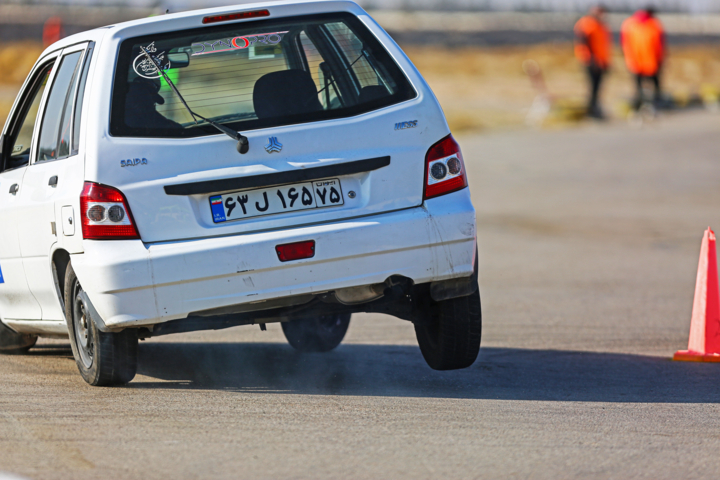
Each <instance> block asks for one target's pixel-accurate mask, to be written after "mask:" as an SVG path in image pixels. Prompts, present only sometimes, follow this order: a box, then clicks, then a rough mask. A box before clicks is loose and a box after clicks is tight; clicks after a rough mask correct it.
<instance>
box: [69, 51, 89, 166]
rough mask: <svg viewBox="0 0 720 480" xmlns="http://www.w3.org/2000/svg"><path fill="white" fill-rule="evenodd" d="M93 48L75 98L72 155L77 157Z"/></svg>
mask: <svg viewBox="0 0 720 480" xmlns="http://www.w3.org/2000/svg"><path fill="white" fill-rule="evenodd" d="M92 52H93V47H92V46H90V47H88V50H87V53H86V54H85V60H84V62H83V69H82V74H81V75H80V86H79V87H78V91H77V96H76V98H75V119H74V123H73V137H72V138H73V140H72V155H77V154H78V151H79V145H80V122H81V117H82V107H83V98H84V97H85V84H86V83H87V76H88V70H89V69H90V59H91V58H92Z"/></svg>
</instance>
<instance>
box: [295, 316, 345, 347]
mask: <svg viewBox="0 0 720 480" xmlns="http://www.w3.org/2000/svg"><path fill="white" fill-rule="evenodd" d="M281 325H282V330H283V333H284V334H285V338H287V341H288V343H290V345H292V346H293V348H295V349H296V350H299V351H301V352H329V351H330V350H332V349H333V348H335V347H337V346H338V345H340V342H342V341H343V338H345V333H347V330H348V327H349V326H350V314H349V313H344V314H333V315H320V316H318V317H313V318H300V319H297V320H291V321H289V322H283V323H282V324H281Z"/></svg>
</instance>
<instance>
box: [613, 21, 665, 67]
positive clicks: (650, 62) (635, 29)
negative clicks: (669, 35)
mask: <svg viewBox="0 0 720 480" xmlns="http://www.w3.org/2000/svg"><path fill="white" fill-rule="evenodd" d="M620 41H621V43H622V49H623V53H624V54H625V63H626V64H627V67H628V69H629V70H630V71H631V72H632V73H634V74H636V75H644V76H647V77H651V76H653V75H655V74H657V72H658V70H660V66H661V65H662V61H663V57H664V56H665V32H664V30H663V28H662V24H660V22H659V21H658V20H657V19H656V18H654V17H651V16H649V15H648V14H647V13H646V12H643V11H640V12H637V13H636V14H635V15H633V16H632V17H630V18H628V19H627V20H625V21H624V22H623V24H622V27H621V29H620Z"/></svg>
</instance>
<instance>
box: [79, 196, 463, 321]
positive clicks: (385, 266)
mask: <svg viewBox="0 0 720 480" xmlns="http://www.w3.org/2000/svg"><path fill="white" fill-rule="evenodd" d="M475 232H476V228H475V210H474V209H473V206H472V203H471V202H470V193H469V189H467V188H466V189H464V190H461V191H459V192H455V193H452V194H449V195H445V196H443V197H439V198H436V199H432V200H429V201H427V202H426V203H425V205H424V206H422V207H417V208H412V209H407V210H400V211H396V212H390V213H385V214H380V215H373V216H370V217H363V218H357V219H351V220H345V221H338V222H334V223H325V224H321V225H312V226H305V227H300V228H291V229H287V230H277V231H267V232H254V233H249V234H244V235H233V236H228V237H215V238H206V239H198V240H184V241H178V242H167V243H156V244H144V243H142V242H141V241H139V240H128V241H85V243H84V246H85V253H83V254H77V255H72V257H71V258H72V265H73V269H74V270H75V272H76V274H77V276H78V279H79V280H80V283H81V284H82V286H83V289H84V290H85V291H86V292H87V294H88V296H89V298H90V299H91V301H92V303H93V305H94V306H95V309H96V310H97V312H98V314H99V315H100V316H101V317H102V318H103V320H104V323H105V325H106V326H108V327H111V328H118V327H134V326H142V325H153V324H158V323H163V322H167V321H170V320H176V319H181V318H185V317H187V316H188V314H189V313H191V312H198V311H204V310H209V309H214V308H219V307H226V306H231V305H240V304H247V303H256V302H263V301H267V300H271V299H278V298H282V297H288V296H295V295H301V294H308V293H310V294H312V293H320V292H326V291H330V290H335V289H338V288H344V287H353V286H359V285H368V284H373V283H380V282H383V281H385V279H387V278H388V277H389V276H391V275H402V276H405V277H408V278H411V279H412V280H413V281H414V282H415V283H416V284H420V283H427V282H432V281H438V280H446V279H450V278H458V277H467V276H469V275H472V273H473V267H474V261H475V251H476V248H475V242H476V233H475ZM141 233H142V232H141ZM303 240H315V244H316V248H315V256H314V257H313V258H310V259H307V260H297V261H293V262H287V263H282V262H280V261H279V260H278V258H277V255H276V253H275V246H276V245H278V244H283V243H291V242H297V241H303Z"/></svg>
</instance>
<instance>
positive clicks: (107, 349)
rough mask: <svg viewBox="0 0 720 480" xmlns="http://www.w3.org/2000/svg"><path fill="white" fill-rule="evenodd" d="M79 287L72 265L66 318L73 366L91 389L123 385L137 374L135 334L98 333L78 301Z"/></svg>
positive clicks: (68, 274)
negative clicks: (74, 364) (92, 386)
mask: <svg viewBox="0 0 720 480" xmlns="http://www.w3.org/2000/svg"><path fill="white" fill-rule="evenodd" d="M81 292H82V287H81V286H80V282H79V281H78V279H77V276H75V271H74V270H73V268H72V265H68V267H67V271H66V272H65V318H66V320H67V324H68V332H69V334H70V345H71V346H72V351H73V356H74V357H75V363H76V364H77V366H78V370H80V375H82V377H83V379H84V380H85V381H86V382H87V383H89V384H90V385H96V386H101V385H123V384H125V383H128V382H129V381H130V380H132V379H133V378H134V377H135V372H137V347H138V337H137V331H136V330H134V329H130V328H128V329H125V330H123V331H121V332H118V333H104V332H101V331H100V330H98V328H97V325H96V324H95V320H94V319H93V316H92V315H91V314H90V312H89V310H90V309H89V308H88V307H87V305H85V304H84V303H83V301H82V299H81V297H80V293H81Z"/></svg>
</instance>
